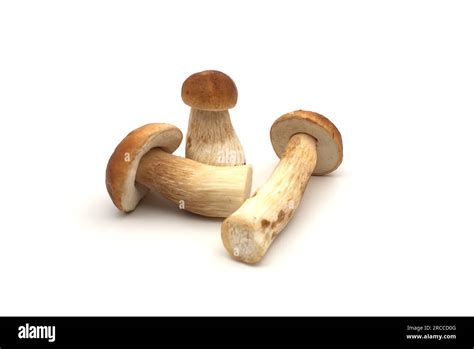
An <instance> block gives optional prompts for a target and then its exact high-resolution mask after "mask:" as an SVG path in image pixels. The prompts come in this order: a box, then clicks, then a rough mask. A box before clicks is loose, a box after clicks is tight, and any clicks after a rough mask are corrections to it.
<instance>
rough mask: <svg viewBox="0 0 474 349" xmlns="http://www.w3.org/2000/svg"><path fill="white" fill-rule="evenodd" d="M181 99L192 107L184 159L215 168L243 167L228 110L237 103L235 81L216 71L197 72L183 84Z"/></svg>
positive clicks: (237, 139)
mask: <svg viewBox="0 0 474 349" xmlns="http://www.w3.org/2000/svg"><path fill="white" fill-rule="evenodd" d="M181 97H182V99H183V102H184V103H186V104H187V105H189V106H190V107H191V112H190V114H189V124H188V133H187V136H186V157H187V158H189V159H193V160H196V161H199V162H202V163H204V164H209V165H214V166H236V165H244V164H245V155H244V151H243V149H242V145H241V144H240V141H239V138H238V137H237V135H236V134H235V131H234V128H233V127H232V122H231V121H230V115H229V111H228V109H230V108H233V107H234V106H235V104H236V103H237V87H236V86H235V83H234V81H232V79H231V78H230V77H229V76H227V75H226V74H224V73H222V72H219V71H216V70H206V71H203V72H200V73H196V74H193V75H191V76H190V77H188V78H187V79H186V80H185V81H184V83H183V86H182V89H181Z"/></svg>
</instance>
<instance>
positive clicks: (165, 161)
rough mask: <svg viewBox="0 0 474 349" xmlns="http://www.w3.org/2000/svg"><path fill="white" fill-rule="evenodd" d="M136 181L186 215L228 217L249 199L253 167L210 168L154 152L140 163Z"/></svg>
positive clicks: (158, 150)
mask: <svg viewBox="0 0 474 349" xmlns="http://www.w3.org/2000/svg"><path fill="white" fill-rule="evenodd" d="M136 181H137V182H138V183H140V184H142V185H144V186H146V187H147V188H149V189H150V190H152V191H155V192H159V193H161V194H162V195H163V196H164V197H165V198H167V199H169V200H171V201H173V202H175V203H177V204H178V205H179V207H180V208H182V209H185V210H187V211H190V212H194V213H197V214H200V215H203V216H208V217H227V216H229V215H230V214H232V213H233V212H234V211H235V210H237V209H238V208H239V207H240V206H241V205H242V203H243V202H244V201H245V199H247V198H248V197H249V195H250V188H251V182H252V167H251V166H234V167H219V166H210V165H205V164H201V163H199V162H197V161H193V160H190V159H186V158H182V157H179V156H174V155H171V154H169V153H167V152H165V151H163V150H161V149H159V148H153V149H151V150H150V151H149V152H148V153H146V154H145V155H144V156H143V158H142V159H141V161H140V164H139V166H138V170H137V175H136Z"/></svg>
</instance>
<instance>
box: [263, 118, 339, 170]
mask: <svg viewBox="0 0 474 349" xmlns="http://www.w3.org/2000/svg"><path fill="white" fill-rule="evenodd" d="M297 133H306V134H308V135H310V136H313V137H314V138H315V139H316V140H317V145H316V149H317V152H318V160H317V163H316V167H315V168H314V171H313V175H324V174H327V173H330V172H332V171H334V170H335V169H337V168H338V167H339V165H340V164H341V162H342V138H341V134H340V133H339V130H338V129H337V127H336V126H334V124H333V123H332V122H331V121H330V120H329V119H328V118H326V117H324V116H322V115H321V114H318V113H315V112H311V111H304V110H297V111H294V112H291V113H288V114H285V115H283V116H281V117H279V118H278V119H277V120H276V121H275V122H274V123H273V125H272V128H271V130H270V138H271V141H272V145H273V149H274V150H275V152H276V154H277V155H278V157H281V155H282V154H283V152H284V151H285V148H286V145H287V143H288V141H289V140H290V138H291V136H293V135H295V134H297Z"/></svg>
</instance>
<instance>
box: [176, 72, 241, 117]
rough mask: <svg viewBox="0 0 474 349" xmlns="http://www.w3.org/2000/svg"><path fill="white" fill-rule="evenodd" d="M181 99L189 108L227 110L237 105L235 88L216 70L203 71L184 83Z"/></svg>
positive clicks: (230, 80)
mask: <svg viewBox="0 0 474 349" xmlns="http://www.w3.org/2000/svg"><path fill="white" fill-rule="evenodd" d="M181 98H182V99H183V102H184V103H186V104H187V105H189V106H190V107H191V108H195V109H201V110H211V111H219V110H227V109H230V108H233V107H234V106H235V104H236V103H237V87H236V86H235V83H234V81H232V79H231V78H230V77H229V76H227V75H226V74H224V73H222V72H220V71H217V70H205V71H202V72H200V73H196V74H193V75H191V76H190V77H188V78H187V79H186V80H185V81H184V83H183V86H182V88H181Z"/></svg>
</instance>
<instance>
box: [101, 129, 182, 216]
mask: <svg viewBox="0 0 474 349" xmlns="http://www.w3.org/2000/svg"><path fill="white" fill-rule="evenodd" d="M182 139H183V134H182V133H181V131H180V130H179V128H177V127H176V126H173V125H170V124H147V125H144V126H142V127H139V128H137V129H136V130H133V131H132V132H130V133H129V134H128V135H127V136H126V137H125V138H124V139H123V140H122V141H121V142H120V144H119V145H118V146H117V148H115V151H114V152H113V154H112V156H111V157H110V159H109V163H108V164H107V170H106V175H105V176H106V180H105V183H106V185H107V191H108V192H109V195H110V198H111V199H112V201H113V203H114V204H115V206H117V208H118V209H119V210H121V211H124V212H130V211H133V210H134V209H135V207H137V205H138V203H139V202H140V200H141V199H142V198H143V197H144V196H145V195H146V193H147V192H148V189H147V188H145V187H144V186H142V185H141V184H139V183H136V182H135V175H136V173H137V169H138V164H139V163H140V160H141V158H142V157H143V155H145V154H146V153H147V152H148V151H149V150H150V149H151V148H155V147H159V148H161V149H163V150H164V151H166V152H168V153H172V152H174V151H175V150H176V149H177V148H178V147H179V145H180V144H181V140H182Z"/></svg>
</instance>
